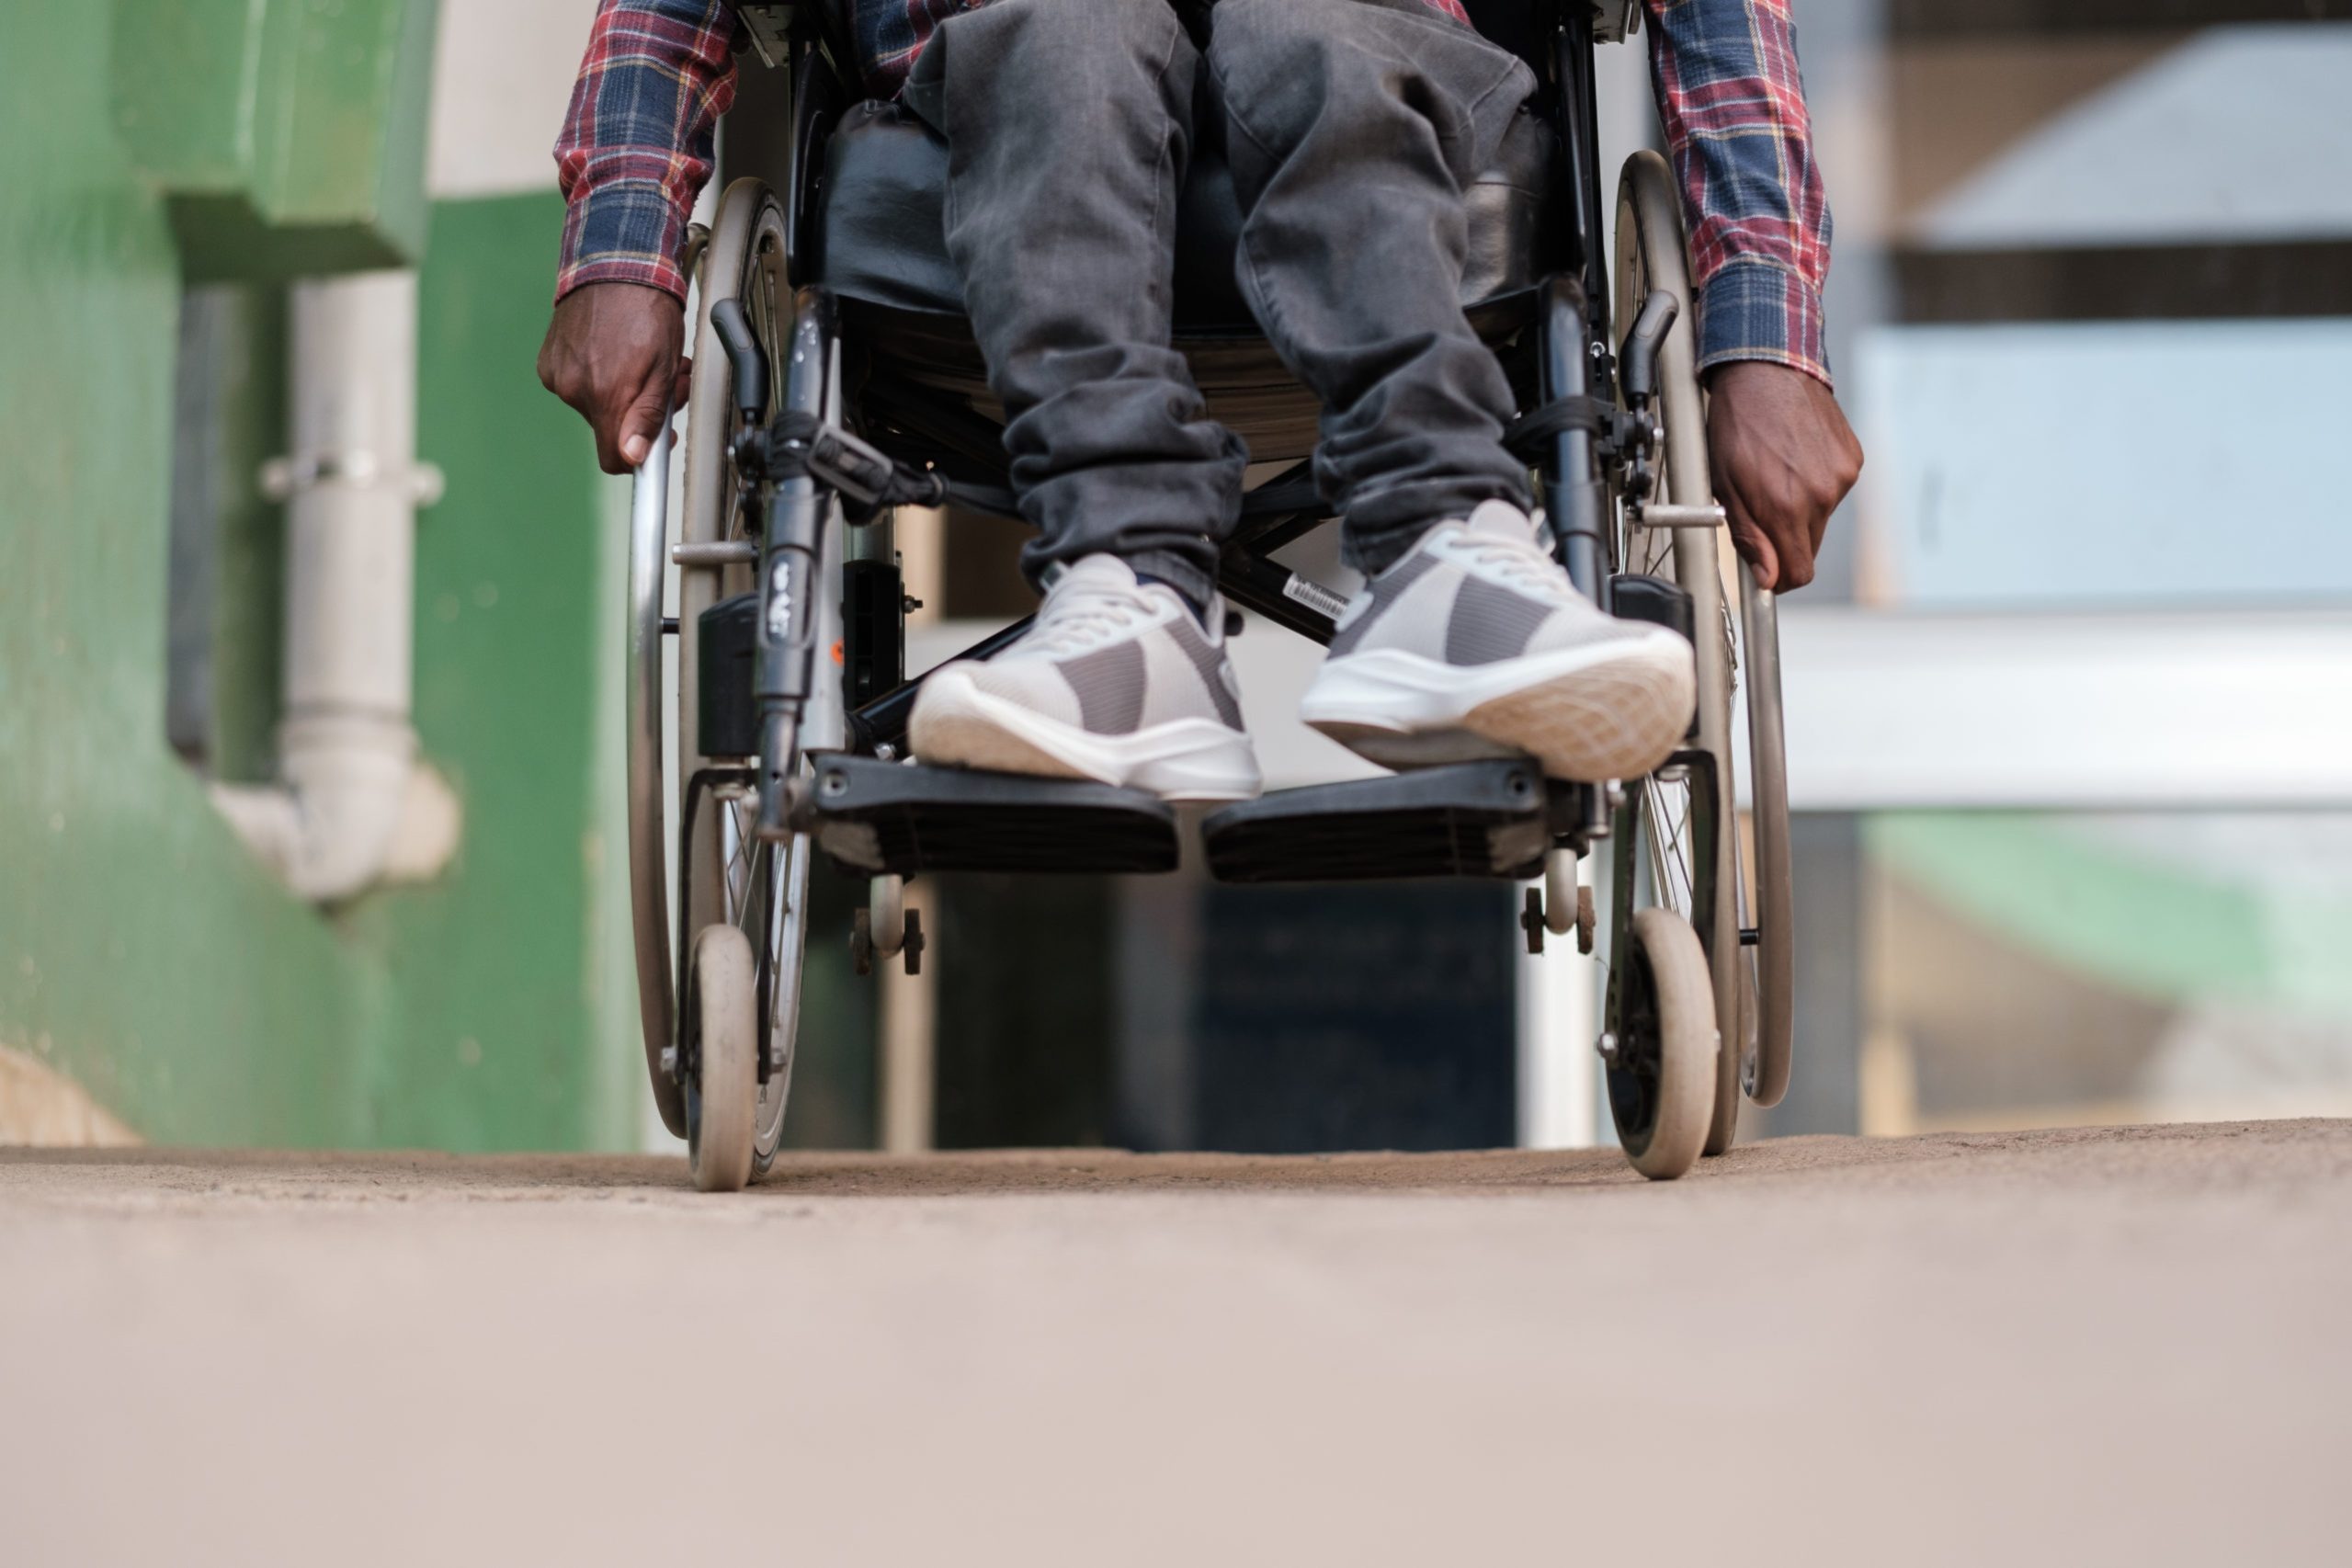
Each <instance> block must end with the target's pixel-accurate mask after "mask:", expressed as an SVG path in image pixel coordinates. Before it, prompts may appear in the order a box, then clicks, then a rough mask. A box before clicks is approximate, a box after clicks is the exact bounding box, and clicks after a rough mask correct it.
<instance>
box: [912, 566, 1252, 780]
mask: <svg viewBox="0 0 2352 1568" xmlns="http://www.w3.org/2000/svg"><path fill="white" fill-rule="evenodd" d="M1207 619H1208V621H1209V623H1210V625H1211V626H1213V627H1215V628H1217V630H1216V631H1213V632H1211V631H1203V630H1202V628H1201V623H1200V621H1199V619H1196V618H1195V617H1194V615H1193V613H1192V609H1191V607H1190V606H1188V605H1187V604H1186V603H1185V602H1184V600H1183V598H1182V597H1180V596H1179V595H1177V593H1176V590H1175V589H1173V588H1169V587H1165V586H1163V585H1160V584H1156V583H1140V582H1138V581H1137V580H1136V577H1135V574H1134V572H1133V571H1132V570H1131V569H1130V568H1129V567H1128V565H1127V563H1126V562H1123V561H1121V560H1119V558H1118V557H1117V556H1114V555H1089V556H1087V557H1085V559H1083V560H1081V561H1078V562H1075V563H1074V564H1072V565H1071V566H1069V567H1067V568H1066V569H1064V570H1062V571H1061V572H1059V573H1057V574H1054V575H1053V576H1052V577H1051V579H1050V580H1049V582H1048V585H1047V587H1046V594H1045V603H1044V605H1043V606H1042V607H1040V609H1039V610H1038V617H1037V624H1036V625H1035V626H1033V627H1032V628H1030V630H1029V631H1028V634H1027V635H1026V636H1024V637H1022V638H1021V640H1020V641H1019V642H1015V643H1013V644H1012V645H1011V646H1010V647H1007V648H1006V649H1004V650H1002V651H1001V652H999V653H996V654H995V655H994V657H992V658H990V659H988V660H986V661H985V662H979V661H971V660H966V661H960V662H958V663H956V664H951V665H947V666H945V667H944V668H941V669H939V670H937V671H936V672H934V673H933V674H932V675H931V676H930V677H929V678H928V679H926V680H925V681H924V683H923V689H922V690H921V692H919V693H918V694H917V695H916V697H915V714H914V718H913V720H912V721H911V722H910V724H909V727H908V738H909V740H910V741H911V742H912V743H913V745H914V748H915V756H916V757H918V758H919V759H921V760H922V761H924V762H926V763H931V764H935V765H937V766H940V767H979V768H986V769H989V770H991V771H993V772H997V773H1027V774H1033V775H1037V776H1040V777H1043V778H1092V779H1095V780H1097V781H1098V782H1101V783H1104V784H1115V785H1122V786H1127V787H1130V788H1133V789H1137V790H1149V791H1150V792H1151V793H1153V794H1154V795H1157V796H1159V797H1160V798H1161V799H1162V800H1165V801H1240V800H1247V799H1248V798H1250V797H1251V796H1253V795H1256V793H1257V792H1258V790H1259V788H1260V787H1261V784H1262V779H1261V777H1260V775H1259V773H1258V767H1257V756H1256V753H1255V752H1254V751H1253V750H1252V749H1251V748H1250V743H1249V736H1248V735H1247V734H1246V733H1244V732H1243V730H1242V705H1241V692H1240V687H1238V686H1237V685H1236V684H1235V682H1234V680H1233V665H1231V664H1230V663H1228V662H1227V660H1226V658H1225V638H1224V631H1223V628H1224V621H1225V607H1224V601H1223V600H1221V599H1217V600H1213V601H1211V603H1210V607H1209V614H1208V617H1207Z"/></svg>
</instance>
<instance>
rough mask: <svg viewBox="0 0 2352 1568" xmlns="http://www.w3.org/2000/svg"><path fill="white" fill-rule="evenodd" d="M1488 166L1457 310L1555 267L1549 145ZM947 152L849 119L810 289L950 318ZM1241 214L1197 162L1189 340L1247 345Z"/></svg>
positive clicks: (856, 116)
mask: <svg viewBox="0 0 2352 1568" xmlns="http://www.w3.org/2000/svg"><path fill="white" fill-rule="evenodd" d="M1493 162H1494V167H1493V168H1491V169H1489V170H1488V171H1486V172H1485V173H1483V174H1482V175H1480V176H1479V177H1478V179H1477V181H1476V182H1475V183H1474V184H1473V185H1472V186H1471V188H1470V190H1469V191H1468V192H1467V193H1466V196H1467V200H1468V205H1469V211H1470V249H1469V256H1468V261H1467V265H1466V266H1465V267H1464V269H1463V274H1462V288H1461V297H1462V302H1463V304H1465V305H1475V304H1477V303H1479V302H1481V301H1487V300H1491V299H1494V298H1496V297H1498V296H1502V295H1506V294H1510V293H1513V292H1516V291H1517V290H1523V289H1525V288H1527V287H1528V286H1529V285H1531V284H1534V283H1536V282H1538V281H1540V279H1541V278H1542V277H1543V276H1544V275H1545V274H1546V273H1548V272H1550V271H1551V270H1553V269H1554V267H1555V266H1556V265H1557V257H1556V256H1555V252H1556V251H1557V249H1558V243H1557V231H1556V229H1555V227H1554V224H1553V222H1552V204H1551V201H1550V199H1549V194H1548V193H1549V192H1550V190H1551V188H1552V186H1553V184H1554V183H1555V181H1554V174H1553V168H1554V165H1555V164H1556V162H1557V155H1556V144H1555V142H1554V140H1553V137H1552V135H1551V130H1550V128H1549V127H1547V126H1546V125H1545V124H1544V123H1543V121H1542V120H1541V119H1539V118H1538V117H1537V116H1535V115H1534V114H1531V113H1523V114H1521V115H1519V116H1518V118H1517V120H1516V121H1515V123H1514V124H1513V127H1512V129H1511V131H1510V132H1509V133H1508V134H1507V135H1506V136H1505V137H1504V139H1503V142H1502V144H1501V145H1500V147H1499V148H1498V149H1497V153H1496V156H1495V158H1494V160H1493ZM947 176H948V145H947V142H945V141H944V140H942V139H941V138H940V137H939V136H938V134H937V132H935V131H932V130H931V128H930V127H929V126H927V125H926V124H925V123H924V122H923V121H922V120H921V119H917V118H916V117H915V115H914V114H912V113H910V112H909V111H908V110H906V109H904V108H902V107H900V106H899V105H897V104H895V103H865V104H861V105H858V107H856V108H851V109H849V110H848V111H847V112H846V113H845V114H844V115H843V116H842V118H841V119H840V121H839V123H838V124H837V125H835V128H834V131H833V133H832V135H831V136H830V137H829V138H827V140H826V143H825V151H824V176H823V184H822V186H821V187H820V188H819V191H818V194H817V203H816V204H817V213H816V218H817V222H816V223H815V225H814V228H815V234H814V236H813V237H814V249H815V256H814V267H813V276H814V278H816V280H817V281H819V282H822V283H824V284H825V285H826V286H827V287H829V288H831V289H832V290H834V291H835V293H837V294H839V295H841V296H842V297H844V298H845V299H848V300H853V301H862V302H864V303H867V304H871V305H879V306H883V307H887V308H889V309H892V310H894V311H904V312H918V313H923V314H937V315H952V316H956V317H961V316H962V314H963V311H964V306H963V286H962V283H961V281H960V278H959V276H958V274H957V271H956V267H955V264H954V262H953V261H951V260H950V259H949V256H948V247H947V237H946V233H945V220H944V210H945V193H946V187H947ZM1241 226H1242V224H1241V203H1240V200H1239V199H1238V197H1237V196H1236V195H1235V193H1234V188H1233V176H1232V173H1231V171H1230V170H1229V169H1228V168H1227V167H1226V165H1225V162H1224V159H1223V156H1222V154H1221V149H1220V148H1219V147H1218V146H1216V145H1215V144H1213V142H1211V140H1210V138H1208V137H1205V136H1204V137H1203V138H1202V140H1201V142H1200V145H1199V147H1198V148H1197V149H1196V152H1195V154H1194V158H1193V163H1192V168H1191V170H1190V173H1189V176H1188V177H1187V180H1186V183H1185V187H1184V190H1183V192H1182V194H1181V197H1180V199H1179V206H1178V216H1177V223H1176V234H1177V239H1176V324H1177V326H1178V328H1179V329H1180V330H1183V331H1186V332H1188V333H1200V332H1211V333H1220V332H1234V333H1250V334H1253V335H1254V334H1255V332H1256V327H1255V325H1254V324H1253V323H1252V322H1251V320H1250V314H1249V310H1248V307H1247V306H1246V305H1244V303H1243V301H1242V294H1241V289H1240V286H1239V284H1238V283H1237V282H1236V281H1235V278H1234V257H1235V255H1236V252H1237V250H1238V248H1239V246H1240V243H1241Z"/></svg>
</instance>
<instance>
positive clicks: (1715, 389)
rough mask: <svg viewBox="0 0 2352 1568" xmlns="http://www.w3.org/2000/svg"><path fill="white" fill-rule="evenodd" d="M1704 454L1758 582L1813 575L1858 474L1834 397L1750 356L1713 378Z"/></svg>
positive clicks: (1857, 459) (1782, 585)
mask: <svg viewBox="0 0 2352 1568" xmlns="http://www.w3.org/2000/svg"><path fill="white" fill-rule="evenodd" d="M1708 392H1709V393H1710V396H1709V400H1708V408H1707V454H1708V461H1709V466H1710V468H1711V469H1712V470H1713V472H1714V479H1715V498H1716V499H1717V500H1718V501H1720V502H1721V503H1722V504H1723V510H1724V512H1725V514H1726V515H1727V516H1728V517H1729V518H1730V520H1731V525H1732V542H1733V545H1734V546H1736V547H1737V548H1738V550H1739V552H1740V554H1741V556H1742V557H1743V558H1744V560H1745V561H1746V562H1747V563H1748V565H1749V567H1750V568H1751V569H1753V570H1754V571H1755V581H1756V585H1757V586H1758V587H1763V588H1772V589H1776V590H1778V591H1779V592H1782V593H1786V592H1787V591H1788V590H1789V589H1790V588H1801V587H1803V586H1804V585H1806V584H1807V583H1810V582H1812V580H1813V559H1814V557H1815V556H1817V555H1818V554H1820V552H1821V540H1822V535H1823V533H1824V532H1825V531H1826V530H1827V529H1828V528H1829V515H1830V513H1832V512H1834V511H1835V510H1836V509H1837V504H1838V503H1839V502H1840V501H1843V500H1845V499H1846V492H1847V491H1849V490H1851V489H1853V488H1854V482H1855V481H1856V480H1857V479H1858V478H1860V477H1861V473H1862V443H1861V442H1859V441H1858V440H1856V439H1855V438H1854V431H1853V429H1852V427H1851V426H1848V425H1847V424H1846V415H1845V414H1844V413H1843V412H1842V411H1840V410H1839V408H1838V406H1837V399H1836V398H1835V396H1833V395H1831V392H1830V390H1829V388H1828V387H1826V386H1824V385H1823V384H1822V383H1821V382H1820V381H1816V380H1815V379H1814V378H1812V376H1809V375H1807V374H1805V372H1804V371H1802V370H1796V369H1790V368H1789V367H1787V366H1785V365H1774V364H1769V363H1767V362H1765V361H1763V360H1755V359H1744V360H1737V361H1734V362H1733V363H1732V364H1728V365H1721V366H1718V367H1716V369H1714V371H1713V372H1712V373H1711V374H1710V377H1709V379H1708Z"/></svg>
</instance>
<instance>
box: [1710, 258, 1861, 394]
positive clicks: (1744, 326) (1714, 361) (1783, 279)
mask: <svg viewBox="0 0 2352 1568" xmlns="http://www.w3.org/2000/svg"><path fill="white" fill-rule="evenodd" d="M1741 359H1761V360H1764V361H1766V362H1767V363H1769V364H1774V365H1786V366H1788V367H1789V368H1790V369H1796V370H1802V371H1804V372H1805V373H1806V374H1807V375H1809V376H1812V378H1814V379H1815V380H1816V381H1820V382H1821V383H1822V384H1823V385H1824V386H1832V385H1834V384H1835V383H1834V382H1832V381H1831V380H1830V375H1829V350H1828V348H1827V347H1826V346H1825V345H1824V343H1823V341H1822V303H1821V290H1819V289H1816V288H1815V287H1813V285H1812V282H1811V281H1810V280H1808V279H1806V278H1801V277H1799V276H1798V275H1797V274H1795V273H1793V272H1790V271H1789V270H1788V269H1787V268H1785V267H1775V266H1774V265H1772V264H1771V263H1770V262H1763V261H1734V262H1733V263H1731V264H1730V265H1729V266H1727V267H1724V268H1723V269H1722V270H1721V272H1718V273H1717V274H1715V276H1714V277H1713V278H1709V279H1708V281H1707V286H1706V287H1705V288H1704V289H1701V290H1699V371H1700V372H1701V373H1702V374H1703V373H1705V372H1706V371H1709V370H1711V369H1714V368H1715V367H1716V366H1718V365H1728V364H1731V363H1733V361H1735V360H1741Z"/></svg>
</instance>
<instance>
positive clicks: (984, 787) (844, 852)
mask: <svg viewBox="0 0 2352 1568" xmlns="http://www.w3.org/2000/svg"><path fill="white" fill-rule="evenodd" d="M815 763H816V770H815V775H814V777H813V778H811V779H810V780H809V782H808V785H807V788H806V790H805V791H804V792H803V793H802V794H801V799H800V801H799V802H798V805H797V808H796V809H795V811H794V812H793V823H792V825H793V826H794V827H796V828H799V829H801V830H802V831H805V832H808V833H811V834H812V835H815V838H816V843H817V847H818V848H820V849H822V850H824V853H825V854H826V855H827V856H829V857H831V858H832V859H833V860H834V862H835V864H837V865H839V866H840V867H842V868H843V869H846V870H848V871H851V872H853V873H855V874H857V875H859V876H911V875H913V874H915V872H918V871H1034V872H1073V873H1089V874H1096V875H1111V874H1120V873H1130V872H1152V871H1173V870H1175V869H1176V857H1177V842H1176V812H1175V811H1174V810H1173V809H1172V808H1170V807H1168V806H1166V805H1165V804H1163V803H1162V802H1161V801H1157V800H1154V799H1153V797H1151V796H1150V795H1146V794H1143V793H1142V792H1140V791H1138V790H1114V789H1112V788H1110V787H1109V786H1108V785H1104V784H1090V783H1084V782H1079V781H1075V780H1071V779H1064V778H1025V777H1022V776H1020V775H1017V774H1010V773H980V772H974V771H971V770H968V769H964V768H953V767H919V766H917V767H910V766H906V765H903V764H899V763H891V762H883V761H881V760H880V759H878V758H875V757H869V756H851V755H849V754H847V753H832V754H828V755H824V756H819V757H817V758H816V759H815Z"/></svg>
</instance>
